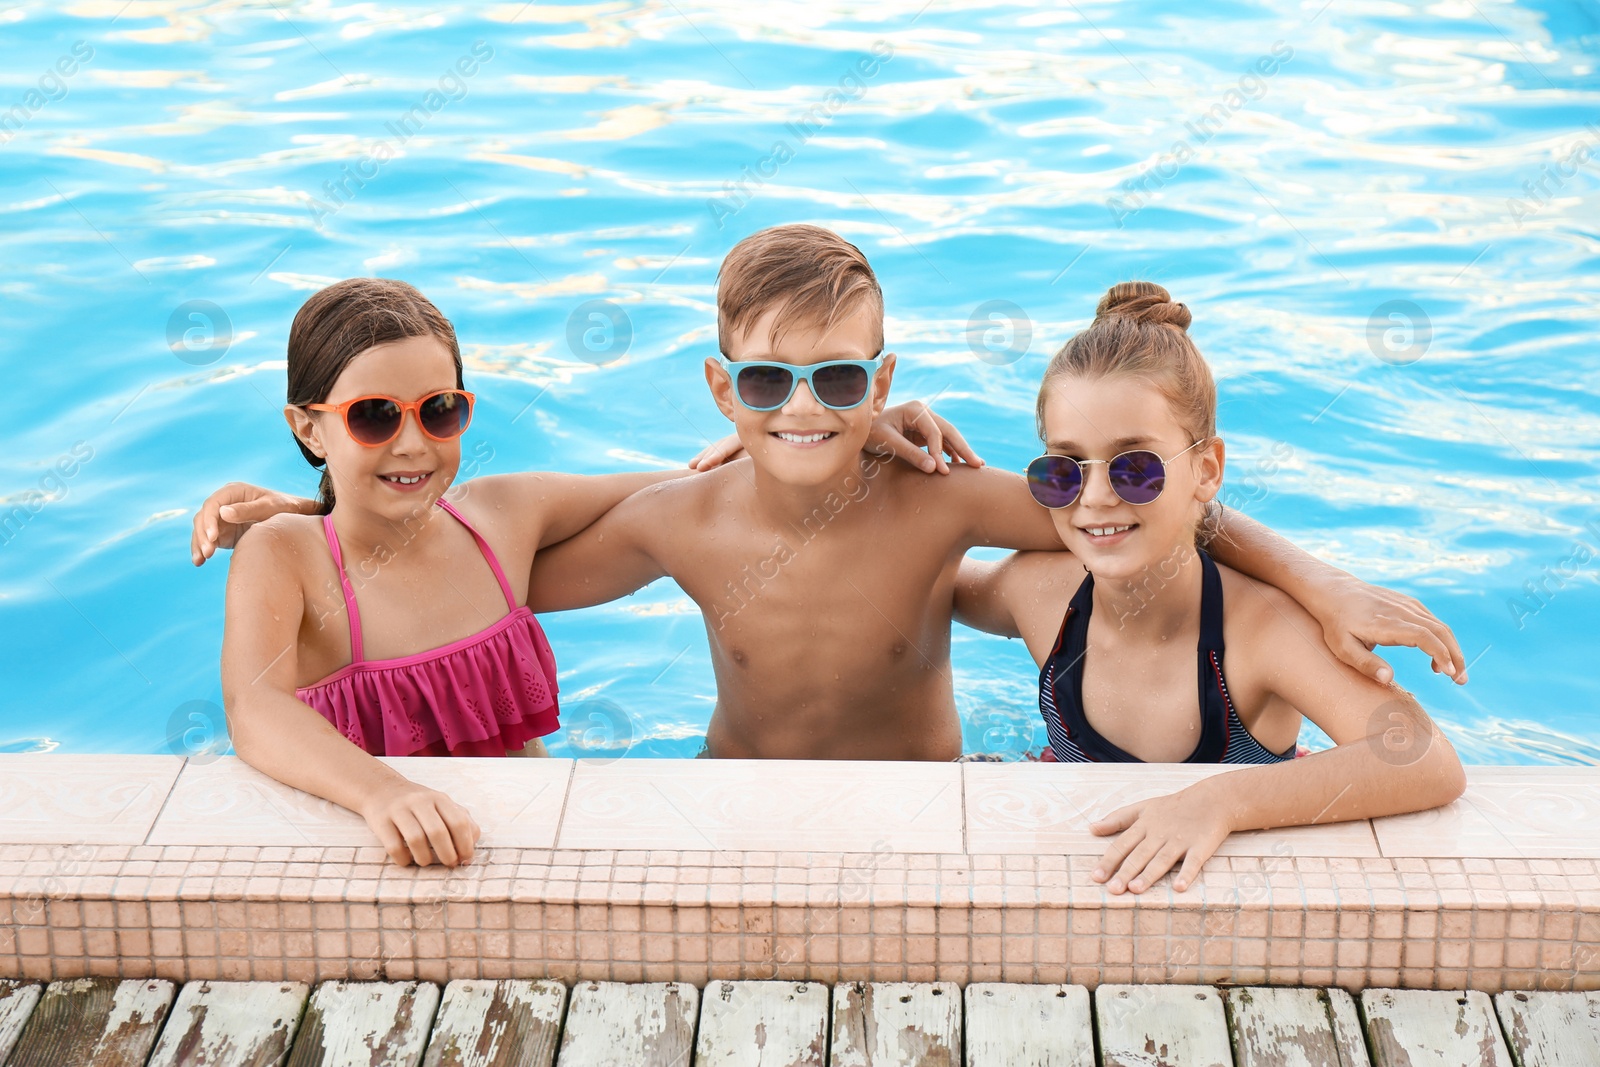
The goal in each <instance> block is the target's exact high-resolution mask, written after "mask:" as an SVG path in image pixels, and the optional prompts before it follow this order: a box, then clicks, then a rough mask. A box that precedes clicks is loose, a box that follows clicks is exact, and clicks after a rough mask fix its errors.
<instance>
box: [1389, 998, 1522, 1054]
mask: <svg viewBox="0 0 1600 1067" xmlns="http://www.w3.org/2000/svg"><path fill="white" fill-rule="evenodd" d="M1361 1009H1362V1012H1363V1013H1364V1014H1365V1015H1366V1017H1367V1040H1368V1042H1369V1043H1370V1045H1371V1048H1372V1059H1373V1063H1374V1064H1375V1065H1376V1067H1432V1065H1434V1064H1439V1065H1440V1067H1457V1065H1471V1067H1512V1063H1511V1053H1510V1052H1509V1051H1507V1049H1506V1043H1505V1041H1503V1040H1502V1039H1501V1037H1500V1024H1499V1023H1498V1022H1496V1021H1495V1015H1494V1005H1493V1004H1492V1003H1490V1001H1489V994H1487V993H1481V992H1479V991H1477V990H1474V989H1469V990H1449V989H1443V990H1440V989H1367V990H1363V991H1362V993H1361Z"/></svg>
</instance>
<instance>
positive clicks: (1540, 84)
mask: <svg viewBox="0 0 1600 1067" xmlns="http://www.w3.org/2000/svg"><path fill="white" fill-rule="evenodd" d="M1596 10H1597V9H1596V8H1595V7H1594V5H1593V4H1576V3H1571V4H1567V3H1557V2H1545V3H1524V2H1502V3H1492V2H1488V0H1478V2H1476V3H1461V2H1455V0H1444V2H1441V3H1437V4H1433V5H1429V6H1427V7H1426V8H1419V9H1415V10H1408V9H1407V8H1405V7H1403V6H1401V5H1387V4H1375V3H1344V2H1341V3H1334V4H1323V3H1321V0H1312V2H1306V3H1300V4H1296V5H1273V4H1266V3H1255V4H1252V3H1234V4H1226V5H1220V6H1218V5H1206V6H1205V7H1204V8H1196V7H1195V6H1194V5H1193V4H1187V3H1185V4H1179V3H1173V2H1168V0H1164V2H1159V3H1144V4H1137V5H1134V4H1115V5H1113V4H1104V3H1088V2H1085V3H1078V4H1069V5H1057V4H1052V3H1042V2H1041V3H1032V4H1006V5H996V4H994V3H992V2H988V0H985V2H984V3H972V2H965V0H953V2H946V0H935V2H933V3H928V4H924V3H923V2H922V0H908V2H903V3H901V2H886V3H879V4H873V5H864V4H854V3H837V2H835V3H826V2H822V3H818V2H807V3H771V4H762V5H746V4H732V3H722V4H719V3H703V2H690V0H673V2H669V3H667V4H665V5H657V4H653V3H651V4H633V3H629V2H626V0H618V2H597V3H591V4H578V5H570V6H557V5H544V4H537V5H522V4H520V3H507V4H500V5H458V6H454V7H447V8H435V7H432V6H420V5H419V6H414V7H410V6H399V5H394V4H390V3H386V2H383V0H379V2H374V3H362V4H352V5H328V4H311V3H291V2H289V0H276V2H270V0H269V2H268V3H263V4H255V3H218V4H193V3H179V2H175V0H133V2H131V3H126V4H124V3H123V0H83V2H81V3H75V4H72V5H66V6H65V10H62V9H61V8H60V7H58V6H57V5H54V4H48V3H45V2H43V0H27V2H24V3H22V4H21V5H20V6H18V5H12V6H10V7H8V8H7V9H6V10H5V11H4V12H0V41H3V43H4V56H5V62H4V64H3V68H4V71H3V73H0V141H3V142H4V143H0V186H3V190H0V219H3V226H0V242H3V244H0V247H3V252H4V255H3V256H0V295H3V299H0V329H3V336H4V340H3V341H0V346H3V351H4V353H5V355H4V359H5V368H6V372H7V378H8V379H9V380H10V384H11V388H12V393H11V402H10V403H9V404H8V405H7V420H6V425H5V448H4V450H3V454H0V478H3V481H0V497H3V508H0V516H3V518H4V522H3V524H0V623H3V627H4V642H3V644H0V657H3V658H0V673H3V676H4V678H5V680H6V688H7V692H6V695H5V697H4V700H3V703H0V709H3V712H0V714H3V719H0V748H3V749H5V750H11V751H17V750H23V751H26V750H35V749H49V748H58V749H60V750H63V751H74V752H167V751H187V752H193V751H197V750H203V749H205V748H206V747H207V746H208V745H212V744H215V743H216V738H215V736H214V732H215V725H216V723H217V721H218V720H217V712H216V706H217V704H218V703H219V701H220V685H219V681H218V672H217V663H218V655H219V651H220V645H221V635H222V615H223V591H224V584H225V580H226V577H227V571H226V566H225V564H224V563H223V562H221V561H218V562H214V563H212V564H209V565H207V566H206V567H204V568H202V569H199V570H196V569H195V568H193V567H192V566H191V565H190V563H189V557H188V547H187V543H188V536H189V517H190V515H191V514H192V513H193V511H194V509H195V508H196V507H197V506H198V504H199V503H200V501H201V500H202V499H203V498H204V496H205V495H206V493H207V492H209V491H210V490H211V489H213V488H215V487H217V486H219V485H221V484H222V483H224V482H226V481H229V480H234V479H239V480H246V481H252V482H256V483H259V484H264V485H269V486H274V487H278V488H281V489H285V490H293V491H298V492H301V493H306V494H310V493H311V492H312V491H313V490H314V487H315V484H316V483H315V474H314V473H313V472H312V470H311V469H310V468H309V467H307V466H306V465H305V463H304V462H303V461H302V460H301V458H300V456H299V454H298V452H297V450H296V449H295V448H294V447H293V445H292V443H291V441H290V439H289V435H288V432H287V430H286V429H285V426H284V423H283V419H282V415H281V412H280V409H281V406H282V403H283V394H284V365H283V349H284V342H285V337H286V335H287V332H288V328H289V323H290V320H291V318H292V316H293V314H294V312H295V310H296V308H297V307H298V306H299V304H300V303H301V302H302V301H303V300H304V299H305V298H306V297H307V296H308V295H309V294H310V293H311V292H312V291H313V290H315V289H317V288H319V287H321V286H322V285H324V284H326V283H328V282H330V281H333V280H336V279H339V278H343V277H347V276H351V275H360V274H375V275H384V276H393V277H400V278H404V279H406V280H408V281H411V282H413V283H414V284H416V285H417V286H419V287H420V288H421V289H422V290H423V291H424V292H426V293H427V294H429V295H430V296H431V297H432V298H433V299H434V300H435V301H436V302H437V303H438V304H439V305H440V307H441V308H442V309H443V310H444V311H445V313H446V314H447V315H449V316H451V318H452V319H453V320H454V322H455V324H456V326H457V329H458V331H459V334H460V336H461V338H462V341H463V343H464V348H465V351H466V355H467V360H468V364H469V367H468V384H469V387H470V388H473V389H475V390H476V391H477V392H478V393H479V396H480V407H479V411H478V415H477V418H476V420H475V422H474V425H473V427H472V430H471V439H470V442H469V444H468V447H467V456H468V459H469V462H471V463H475V464H476V469H478V470H479V471H481V472H483V473H495V472H500V471H514V470H523V469H555V470H564V471H577V472H605V471H617V470H626V469H636V468H641V467H644V468H649V467H670V466H675V465H678V464H680V463H682V462H683V461H685V460H687V459H688V457H689V456H691V455H693V454H694V453H695V452H696V451H697V450H698V449H700V448H701V446H702V445H703V444H705V443H706V441H707V440H708V439H712V438H716V437H720V436H721V435H722V434H723V433H724V432H725V431H726V428H727V424H726V423H725V422H724V421H723V420H722V419H721V417H720V416H719V415H718V413H717V412H716V409H715V408H714V407H713V405H712V403H711V401H710V399H709V397H708V395H707V393H706V389H705V385H704V383H703V380H702V377H701V371H700V364H701V361H702V359H703V357H704V356H705V355H706V354H708V353H710V352H712V351H713V349H714V343H715V341H714V336H715V335H714V323H715V320H714V305H713V301H714V282H715V276H716V270H717V265H718V263H719V262H720V260H721V258H722V256H723V255H724V254H725V253H726V252H727V250H728V249H729V248H730V247H732V245H733V244H734V243H735V242H736V241H737V240H738V239H740V238H741V237H743V236H745V235H746V234H749V233H751V232H753V231H754V230H757V229H759V228H762V227H765V226H769V225H774V224H777V223H784V222H796V221H810V222H816V223H820V224H822V225H826V226H830V227H832V228H834V229H836V230H838V231H839V232H841V233H843V234H844V235H846V236H847V237H848V238H849V239H850V240H852V241H855V242H856V243H857V244H859V245H860V246H861V248H862V249H863V250H864V251H865V252H866V253H867V255H868V256H869V257H870V259H871V260H872V262H873V264H874V265H875V267H876V269H877V271H878V272H879V276H880V279H881V281H882V283H883V285H884V288H885V291H886V294H887V305H888V306H887V332H888V339H889V346H890V347H891V348H892V349H893V350H895V351H897V352H898V353H899V357H900V368H899V372H898V374H897V380H896V384H895V391H896V393H897V394H898V395H899V396H900V397H902V398H912V397H925V398H936V404H937V407H938V409H939V410H940V411H941V412H943V413H944V414H945V415H947V416H948V417H949V418H951V419H952V420H953V421H954V422H955V423H956V424H957V425H958V426H960V427H961V428H962V429H963V430H964V431H965V433H966V434H967V436H968V438H969V439H970V440H971V441H972V442H973V444H974V445H975V446H976V447H977V448H978V449H979V451H980V452H981V453H982V454H983V455H984V456H985V458H986V459H988V460H989V462H991V463H993V464H997V465H1001V466H1005V467H1009V468H1012V469H1020V468H1021V467H1022V466H1023V465H1024V464H1025V463H1026V462H1027V460H1028V459H1029V458H1031V457H1032V456H1033V455H1035V454H1036V452H1037V443H1036V441H1035V440H1034V438H1033V435H1032V428H1031V409H1032V403H1033V395H1034V391H1035V387H1036V385H1037V382H1038V379H1039V376H1040V373H1041V371H1042V369H1043V366H1044V363H1045V361H1046V359H1047V358H1048V356H1049V354H1050V353H1051V352H1052V351H1053V350H1054V349H1055V347H1056V346H1058V345H1059V344H1060V343H1061V341H1063V340H1064V339H1065V338H1066V337H1067V336H1069V335H1070V334H1071V333H1072V332H1073V331H1074V330H1076V329H1078V328H1080V327H1081V326H1082V325H1084V324H1085V323H1086V321H1087V320H1088V318H1089V317H1090V316H1091V315H1092V312H1093V306H1094V303H1095V300H1096V299H1097V298H1098V296H1099V295H1100V293H1101V292H1103V291H1104V289H1105V288H1106V287H1107V286H1108V285H1109V284H1110V283H1112V282H1115V281H1117V280H1121V279H1126V278H1132V277H1140V278H1149V279H1153V280H1156V281H1159V282H1161V283H1162V284H1164V285H1166V286H1167V287H1168V288H1169V289H1170V290H1171V291H1172V292H1173V294H1174V296H1175V298H1176V299H1179V300H1182V301H1185V302H1186V303H1188V304H1189V305H1190V307H1191V308H1192V309H1193V311H1194V316H1195V321H1194V325H1193V327H1192V331H1191V332H1192V334H1193V336H1194V337H1195V338H1196V340H1197V341H1198V343H1199V345H1200V347H1201V349H1202V351H1204V352H1205V353H1206V354H1207V356H1208V357H1209V358H1210V360H1211V362H1212V364H1213V366H1214V368H1215V369H1216V372H1217V375H1218V377H1219V379H1220V390H1221V430H1222V433H1223V435H1224V436H1225V438H1226V440H1227V443H1228V449H1229V458H1230V472H1229V477H1228V484H1227V488H1226V491H1225V499H1226V500H1227V501H1228V502H1229V503H1232V504H1233V505H1234V506H1236V507H1238V508H1240V509H1241V510H1243V511H1245V512H1247V513H1248V514H1250V515H1252V516H1255V517H1257V518H1259V519H1260V520H1262V521H1263V522H1266V523H1268V524H1270V525H1271V526H1273V527H1274V528H1276V529H1278V530H1279V531H1281V532H1282V533H1283V534H1285V535H1286V536H1288V537H1290V538H1292V539H1293V540H1295V541H1296V542H1298V543H1300V544H1302V545H1304V546H1305V547H1306V548H1308V549H1310V550H1311V551H1313V552H1316V553H1318V554H1320V555H1322V556H1323V557H1325V558H1327V559H1329V560H1331V561H1333V562H1335V563H1337V564H1338V565H1340V566H1342V567H1345V568H1347V569H1349V570H1351V571H1353V572H1355V573H1356V574H1359V575H1361V576H1363V577H1365V578H1368V579H1370V580H1372V581H1376V582H1382V583H1385V584H1388V585H1391V586H1393V587H1395V588H1397V589H1402V590H1405V591H1407V592H1409V593H1412V594H1414V595H1416V596H1418V597H1420V598H1421V599H1422V600H1424V601H1425V602H1426V603H1427V604H1428V605H1429V606H1431V607H1432V608H1433V609H1434V610H1435V611H1436V612H1437V613H1438V614H1439V615H1440V616H1442V617H1443V618H1444V619H1445V620H1446V621H1448V622H1449V623H1450V624H1451V625H1452V626H1454V628H1455V630H1456V633H1457V635H1458V636H1459V638H1460V641H1461V644H1462V646H1463V648H1464V649H1465V650H1466V654H1467V656H1468V658H1469V660H1470V663H1471V679H1472V680H1471V683H1470V684H1469V685H1468V686H1466V687H1461V688H1458V687H1456V686H1454V685H1452V684H1450V683H1449V682H1447V681H1444V680H1442V679H1440V678H1438V677H1436V676H1434V675H1433V674H1432V673H1431V672H1430V671H1429V670H1428V668H1427V665H1426V662H1425V660H1424V659H1423V657H1422V656H1420V655H1419V654H1417V653H1415V652H1412V651H1410V650H1404V649H1402V650H1398V651H1397V652H1394V653H1392V654H1391V659H1392V662H1394V663H1395V665H1396V669H1397V672H1398V679H1399V681H1400V682H1401V683H1402V684H1404V685H1406V686H1407V687H1409V688H1411V689H1413V690H1414V691H1415V692H1416V693H1417V694H1418V695H1419V697H1420V698H1421V700H1422V701H1423V703H1424V704H1425V705H1426V706H1427V707H1428V708H1429V709H1430V710H1432V711H1434V712H1435V713H1436V715H1437V716H1438V717H1439V718H1440V719H1441V720H1442V721H1443V722H1444V724H1445V727H1446V729H1447V731H1448V733H1449V736H1450V737H1451V738H1452V740H1453V741H1455V742H1456V744H1457V747H1458V749H1459V750H1460V751H1461V753H1462V755H1463V757H1464V758H1465V759H1467V760H1469V761H1472V762H1480V763H1527V762H1556V763H1590V764H1592V763H1597V762H1600V719H1597V716H1596V711H1597V709H1600V684H1597V682H1596V677H1595V672H1594V670H1593V662H1594V661H1593V659H1592V658H1591V657H1593V656H1594V655H1595V654H1596V651H1597V649H1596V637H1595V622H1596V619H1597V618H1600V583H1597V575H1600V507H1597V504H1600V477H1597V470H1596V456H1597V448H1600V369H1597V368H1600V361H1597V360H1596V358H1595V352H1596V342H1597V340H1600V296H1597V294H1600V237H1597V234H1596V228H1597V221H1600V213H1597V211H1596V205H1597V199H1596V195H1595V194H1596V188H1597V183H1600V107H1597V104H1600V78H1597V74H1596V67H1595V64H1596V57H1597V56H1600V21H1597V19H1600V15H1597V13H1596ZM6 109H10V110H6ZM1586 524H1587V525H1586ZM545 624H546V627H547V629H548V632H549V634H550V638H551V641H552V643H553V644H554V646H555V649H556V653H557V658H558V660H559V662H560V664H561V686H562V694H563V705H564V710H565V715H564V719H565V722H566V730H565V731H564V732H563V733H562V734H561V735H559V736H558V737H557V738H554V739H553V740H554V742H555V743H554V744H552V746H551V747H552V750H553V751H554V752H555V753H556V754H558V755H596V756H607V755H621V754H623V753H624V752H626V753H629V754H632V755H651V756H686V755H692V754H693V753H694V752H695V751H697V750H698V748H699V745H700V739H701V737H702V736H703V734H704V730H705V725H706V721H707V718H708V716H709V714H710V710H711V706H712V701H713V685H712V676H711V670H710V666H709V662H708V654H707V647H706V639H705V634H704V630H703V628H702V624H701V620H700V618H699V616H698V614H697V612H696V611H695V609H694V607H693V605H692V604H690V603H689V602H688V601H687V600H686V599H685V598H684V597H683V595H682V594H681V592H680V591H679V590H678V589H677V588H676V587H674V586H673V585H672V583H670V582H661V583H658V584H657V585H654V586H652V587H650V588H649V589H647V590H645V591H643V592H641V593H640V594H638V595H636V596H635V597H633V598H630V599H629V600H626V601H623V602H620V603H617V604H613V605H609V606H605V607H600V608H596V609H592V610H588V611H582V612H575V613H569V614H562V615H552V616H550V617H547V618H546V619H545ZM953 656H954V671H955V676H956V681H957V689H958V693H959V702H960V706H961V711H962V713H963V716H964V718H965V721H966V724H967V725H966V741H967V745H968V748H969V749H985V750H991V751H1006V752H1010V753H1013V754H1016V753H1020V752H1022V751H1023V750H1024V749H1027V748H1037V747H1039V746H1040V745H1042V744H1043V743H1044V731H1043V725H1042V723H1040V722H1039V720H1038V713H1037V710H1036V707H1035V704H1034V685H1035V671H1034V669H1033V666H1032V664H1031V661H1029V659H1028V657H1027V655H1026V653H1025V651H1024V650H1023V648H1022V647H1021V644H1020V642H1014V641H1013V642H1006V641H1002V640H999V639H996V638H990V637H986V636H983V635H979V634H975V633H973V632H971V631H968V630H964V629H962V628H960V627H958V628H957V631H956V636H955V645H954V653H953ZM1307 738H1308V739H1310V740H1315V737H1314V731H1310V730H1309V729H1308V733H1307Z"/></svg>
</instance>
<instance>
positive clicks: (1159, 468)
mask: <svg viewBox="0 0 1600 1067" xmlns="http://www.w3.org/2000/svg"><path fill="white" fill-rule="evenodd" d="M1107 470H1108V471H1109V473H1110V475H1111V488H1112V490H1113V491H1114V492H1115V493H1116V494H1117V495H1118V496H1120V497H1121V498H1122V499H1124V500H1126V501H1127V502H1128V503H1130V504H1148V503H1150V501H1152V500H1154V499H1155V498H1156V497H1158V496H1160V495H1161V490H1162V489H1164V488H1166V485H1167V468H1166V467H1165V466H1163V465H1162V463H1161V457H1160V456H1158V455H1156V454H1155V453H1154V452H1144V451H1139V452H1124V453H1122V455H1120V456H1117V457H1116V458H1115V459H1113V460H1112V461H1111V465H1110V467H1109V468H1107Z"/></svg>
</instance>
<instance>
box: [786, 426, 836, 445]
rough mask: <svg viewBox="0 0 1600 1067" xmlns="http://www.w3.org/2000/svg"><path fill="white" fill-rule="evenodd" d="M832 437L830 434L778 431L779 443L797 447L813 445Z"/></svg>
mask: <svg viewBox="0 0 1600 1067" xmlns="http://www.w3.org/2000/svg"><path fill="white" fill-rule="evenodd" d="M832 436H833V434H831V433H788V432H785V431H782V430H780V431H778V439H779V440H780V441H788V442H790V443H791V444H797V445H809V444H815V443H816V442H818V441H826V440H827V439H828V438H830V437H832Z"/></svg>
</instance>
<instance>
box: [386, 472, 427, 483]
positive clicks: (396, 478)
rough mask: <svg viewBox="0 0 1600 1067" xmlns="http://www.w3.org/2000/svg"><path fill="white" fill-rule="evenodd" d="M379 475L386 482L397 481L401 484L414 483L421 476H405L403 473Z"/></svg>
mask: <svg viewBox="0 0 1600 1067" xmlns="http://www.w3.org/2000/svg"><path fill="white" fill-rule="evenodd" d="M380 477H381V478H383V480H384V481H386V482H398V483H399V484H401V485H416V484H417V483H418V482H420V481H422V478H423V476H422V475H420V474H419V475H417V476H416V477H414V478H407V477H406V476H405V475H403V474H384V475H380Z"/></svg>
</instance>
